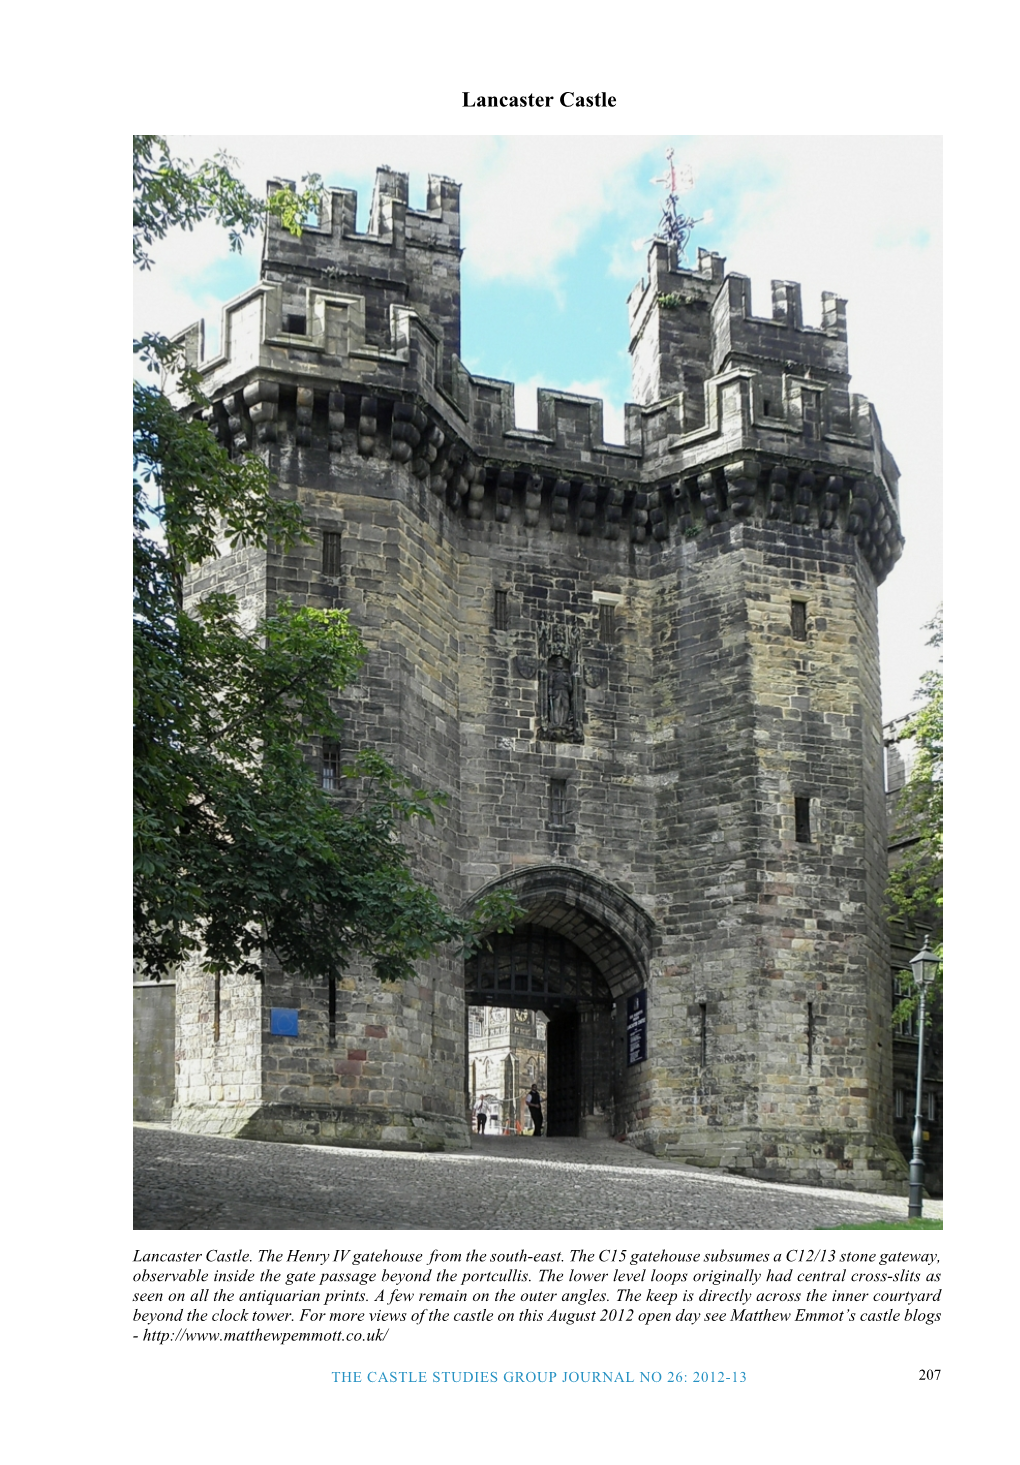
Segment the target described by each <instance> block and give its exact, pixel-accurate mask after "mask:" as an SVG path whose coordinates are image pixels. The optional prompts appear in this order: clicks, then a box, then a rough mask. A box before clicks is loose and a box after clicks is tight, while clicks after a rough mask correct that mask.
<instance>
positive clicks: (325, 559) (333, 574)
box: [322, 529, 342, 580]
mask: <svg viewBox="0 0 1020 1465" xmlns="http://www.w3.org/2000/svg"><path fill="white" fill-rule="evenodd" d="M341 540H342V535H340V534H337V533H336V532H335V531H334V530H329V529H327V530H326V531H325V532H324V533H323V536H322V573H323V574H324V575H325V576H326V578H327V580H339V578H340V546H341Z"/></svg>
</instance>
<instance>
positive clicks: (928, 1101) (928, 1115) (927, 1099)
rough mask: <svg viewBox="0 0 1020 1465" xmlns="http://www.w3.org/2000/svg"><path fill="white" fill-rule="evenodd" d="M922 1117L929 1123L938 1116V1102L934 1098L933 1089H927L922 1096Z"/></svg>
mask: <svg viewBox="0 0 1020 1465" xmlns="http://www.w3.org/2000/svg"><path fill="white" fill-rule="evenodd" d="M924 1117H925V1119H927V1120H928V1122H929V1124H934V1122H935V1120H936V1119H937V1118H938V1104H937V1102H936V1099H935V1093H934V1090H932V1089H929V1090H928V1092H927V1093H926V1094H925V1096H924Z"/></svg>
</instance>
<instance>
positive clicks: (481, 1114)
mask: <svg viewBox="0 0 1020 1465" xmlns="http://www.w3.org/2000/svg"><path fill="white" fill-rule="evenodd" d="M488 1117H489V1116H488V1115H487V1114H486V1112H485V1105H484V1104H479V1105H478V1109H477V1110H476V1123H477V1125H478V1133H479V1134H484V1133H485V1121H486V1119H488Z"/></svg>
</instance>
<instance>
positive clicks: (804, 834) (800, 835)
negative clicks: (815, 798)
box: [793, 794, 811, 844]
mask: <svg viewBox="0 0 1020 1465" xmlns="http://www.w3.org/2000/svg"><path fill="white" fill-rule="evenodd" d="M793 823H794V832H795V837H796V840H797V843H798V844H810V843H811V800H810V799H809V798H805V797H802V796H801V795H799V794H798V795H797V796H796V797H795V798H794V801H793Z"/></svg>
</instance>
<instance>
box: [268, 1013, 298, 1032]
mask: <svg viewBox="0 0 1020 1465" xmlns="http://www.w3.org/2000/svg"><path fill="white" fill-rule="evenodd" d="M297 1020H298V1010H297V1008H296V1007H271V1008H270V1009H269V1031H270V1032H271V1033H277V1034H279V1036H280V1037H282V1038H296V1037H297V1035H298V1026H297Z"/></svg>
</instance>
